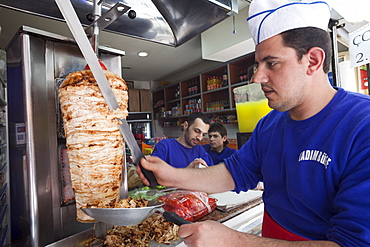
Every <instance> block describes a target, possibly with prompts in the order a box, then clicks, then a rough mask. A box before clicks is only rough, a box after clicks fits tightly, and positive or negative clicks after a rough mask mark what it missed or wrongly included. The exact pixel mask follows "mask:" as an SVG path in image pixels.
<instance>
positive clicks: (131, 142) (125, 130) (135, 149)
mask: <svg viewBox="0 0 370 247" xmlns="http://www.w3.org/2000/svg"><path fill="white" fill-rule="evenodd" d="M119 120H120V121H121V123H122V124H120V125H118V128H119V130H120V131H121V134H122V135H123V138H125V140H126V143H127V145H128V147H129V148H130V150H131V155H132V161H133V162H134V164H135V165H138V166H139V167H140V169H141V172H142V173H143V174H144V176H145V177H146V178H147V179H148V181H149V183H150V187H152V188H154V187H156V186H158V185H159V184H158V182H157V180H156V179H155V177H154V174H153V172H151V171H149V170H147V169H145V168H144V167H143V166H142V165H141V164H140V160H141V159H142V158H144V159H145V156H144V154H143V152H141V150H140V148H139V146H138V144H137V142H136V140H135V137H134V135H133V134H132V132H131V130H130V126H129V125H128V123H127V121H126V119H125V118H123V119H119Z"/></svg>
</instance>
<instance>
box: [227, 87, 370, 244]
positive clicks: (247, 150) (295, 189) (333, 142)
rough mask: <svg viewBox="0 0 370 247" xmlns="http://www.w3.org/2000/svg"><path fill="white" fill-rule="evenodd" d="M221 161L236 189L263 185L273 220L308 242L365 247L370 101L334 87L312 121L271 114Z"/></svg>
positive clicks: (369, 230)
mask: <svg viewBox="0 0 370 247" xmlns="http://www.w3.org/2000/svg"><path fill="white" fill-rule="evenodd" d="M225 161H226V166H227V168H228V169H229V171H230V173H231V174H232V176H233V178H234V180H235V186H236V187H235V191H236V192H239V191H246V190H248V189H252V188H255V187H256V185H257V183H258V181H263V182H264V187H265V191H264V194H263V200H264V203H265V208H266V210H267V212H268V213H269V214H270V216H271V217H272V218H273V219H274V220H275V221H276V222H277V223H278V224H280V225H281V226H282V227H284V228H285V229H287V230H289V231H291V232H293V233H295V234H297V235H300V236H302V237H305V238H308V239H311V240H331V241H335V242H337V243H338V244H340V245H341V246H370V97H369V96H366V95H362V94H357V93H351V92H346V91H344V90H343V89H341V88H338V92H337V94H336V95H335V97H334V98H333V99H332V100H331V102H330V103H329V104H328V105H327V106H326V107H325V108H324V109H323V110H322V111H320V112H319V113H318V114H316V115H315V116H313V117H311V118H309V119H306V120H303V121H294V120H292V119H291V118H290V117H289V113H288V112H278V111H275V110H273V111H271V112H270V113H269V114H268V115H267V116H265V117H264V118H263V119H261V121H260V122H259V123H258V125H257V126H256V129H255V131H254V132H253V134H252V137H251V139H250V140H249V141H248V142H247V143H246V144H245V145H244V146H243V147H242V148H241V149H240V150H238V151H237V152H236V153H235V154H234V155H232V156H231V157H229V158H228V159H226V160H225Z"/></svg>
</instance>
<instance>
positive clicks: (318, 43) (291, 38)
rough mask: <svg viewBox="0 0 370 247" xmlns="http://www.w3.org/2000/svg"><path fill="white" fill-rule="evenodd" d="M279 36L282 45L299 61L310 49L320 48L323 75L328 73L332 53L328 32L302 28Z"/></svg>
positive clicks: (313, 28)
mask: <svg viewBox="0 0 370 247" xmlns="http://www.w3.org/2000/svg"><path fill="white" fill-rule="evenodd" d="M281 35H282V38H283V43H284V45H285V46H287V47H291V48H293V49H294V50H295V51H296V53H297V57H298V60H301V59H302V57H303V55H304V54H306V53H307V52H308V50H309V49H311V48H312V47H320V48H321V49H323V50H324V52H325V60H324V63H323V69H324V72H325V73H328V72H329V71H330V62H331V57H332V52H333V51H332V44H331V38H330V36H329V34H328V32H326V31H324V30H322V29H319V28H315V27H304V28H296V29H291V30H288V31H285V32H283V33H281Z"/></svg>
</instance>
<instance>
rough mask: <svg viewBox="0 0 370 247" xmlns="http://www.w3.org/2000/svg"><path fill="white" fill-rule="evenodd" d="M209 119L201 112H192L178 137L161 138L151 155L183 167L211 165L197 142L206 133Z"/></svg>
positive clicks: (206, 154) (172, 164) (209, 158)
mask: <svg viewBox="0 0 370 247" xmlns="http://www.w3.org/2000/svg"><path fill="white" fill-rule="evenodd" d="M209 124H210V122H209V119H208V117H207V116H206V115H204V114H203V113H201V112H194V113H192V114H190V115H189V117H188V118H187V120H186V121H185V122H184V127H183V130H182V134H181V136H180V137H178V138H170V139H163V140H161V141H160V142H158V143H157V144H156V145H155V148H154V151H153V153H152V156H157V157H159V158H161V159H162V160H164V161H166V162H167V163H168V164H170V165H171V166H173V167H177V168H185V167H192V168H194V167H196V166H198V165H199V164H201V165H203V166H206V167H207V166H212V165H213V161H212V159H211V157H210V156H209V155H208V153H207V152H206V151H205V150H204V149H203V148H202V146H201V145H199V144H198V143H199V142H200V141H201V140H203V138H204V136H205V135H207V131H208V129H209Z"/></svg>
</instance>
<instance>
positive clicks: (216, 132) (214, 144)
mask: <svg viewBox="0 0 370 247" xmlns="http://www.w3.org/2000/svg"><path fill="white" fill-rule="evenodd" d="M208 138H209V144H205V145H203V146H202V147H203V148H204V149H205V150H206V151H207V153H208V154H209V155H210V156H211V158H212V160H213V163H214V164H219V163H223V162H224V159H225V158H227V157H229V156H230V155H232V154H233V153H235V151H236V150H235V149H232V148H229V147H228V146H227V144H229V141H228V140H227V129H226V128H225V126H223V125H222V124H221V123H213V124H211V126H210V127H209V130H208Z"/></svg>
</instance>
